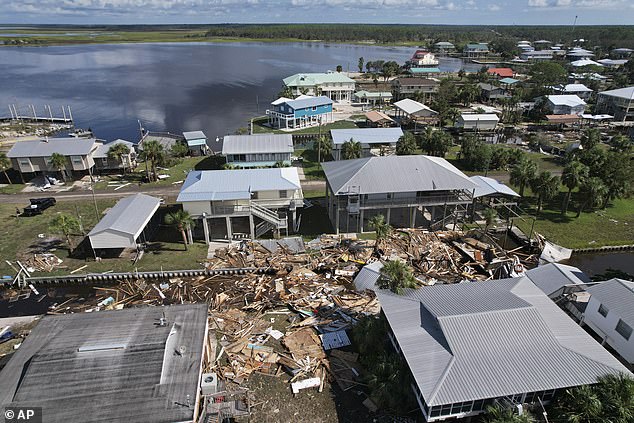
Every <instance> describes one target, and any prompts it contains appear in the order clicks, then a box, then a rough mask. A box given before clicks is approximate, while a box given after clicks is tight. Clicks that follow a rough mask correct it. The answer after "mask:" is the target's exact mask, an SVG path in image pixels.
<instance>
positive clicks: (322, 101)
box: [286, 95, 333, 110]
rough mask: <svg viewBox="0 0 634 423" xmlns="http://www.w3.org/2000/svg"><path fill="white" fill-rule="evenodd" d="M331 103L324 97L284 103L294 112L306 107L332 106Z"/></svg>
mask: <svg viewBox="0 0 634 423" xmlns="http://www.w3.org/2000/svg"><path fill="white" fill-rule="evenodd" d="M332 103H333V101H332V100H331V99H330V98H328V97H326V96H324V95H322V96H319V97H313V98H303V99H301V100H291V101H287V102H286V104H287V105H288V106H290V107H292V108H293V109H294V110H297V109H305V108H307V107H316V106H323V105H326V104H332Z"/></svg>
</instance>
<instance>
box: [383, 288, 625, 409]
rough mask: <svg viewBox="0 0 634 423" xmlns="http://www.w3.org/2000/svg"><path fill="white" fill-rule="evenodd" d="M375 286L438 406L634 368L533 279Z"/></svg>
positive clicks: (423, 390)
mask: <svg viewBox="0 0 634 423" xmlns="http://www.w3.org/2000/svg"><path fill="white" fill-rule="evenodd" d="M375 292H376V293H377V297H378V298H379V302H380V304H381V308H382V310H383V312H384V313H385V316H386V317H387V320H388V322H389V324H390V326H391V328H392V331H393V332H394V335H395V337H396V340H397V342H398V345H399V347H400V348H401V351H402V354H403V356H404V357H405V360H406V362H407V364H408V366H409V368H410V370H411V373H412V375H413V376H414V379H415V381H416V383H417V384H418V386H419V389H420V391H421V393H422V394H423V397H424V399H425V402H426V403H427V404H428V405H431V406H433V405H441V404H452V403H457V402H463V401H473V400H478V399H488V398H499V397H504V396H508V395H514V394H521V393H526V392H535V391H542V390H550V389H560V388H567V387H572V386H578V385H585V384H591V383H595V382H596V379H597V377H599V376H602V375H605V374H616V373H618V372H624V373H628V374H629V372H628V370H627V369H626V368H625V367H624V366H623V365H622V364H621V363H619V362H618V361H617V360H616V359H615V358H614V357H613V356H612V355H611V354H610V353H609V352H608V351H607V350H605V349H604V348H603V347H602V346H601V345H599V344H598V343H597V342H596V341H595V340H594V339H592V337H590V335H588V334H587V333H586V332H585V331H584V330H583V329H581V328H580V327H579V326H578V325H577V324H576V323H575V322H574V321H573V320H572V319H570V318H569V317H568V316H567V315H566V314H565V313H564V312H563V311H562V310H561V309H559V307H557V305H556V304H554V303H553V302H552V301H551V300H550V299H549V298H548V297H547V296H546V295H544V293H543V292H541V291H540V290H539V289H538V288H537V287H536V286H534V285H533V284H532V283H531V282H530V280H529V279H528V278H516V279H506V280H493V281H485V282H466V283H461V284H452V285H435V286H429V287H423V288H420V289H417V290H407V291H406V292H405V294H404V295H402V296H399V295H396V294H393V293H391V292H389V291H385V290H375Z"/></svg>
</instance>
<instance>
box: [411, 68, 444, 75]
mask: <svg viewBox="0 0 634 423" xmlns="http://www.w3.org/2000/svg"><path fill="white" fill-rule="evenodd" d="M409 71H410V72H411V73H413V74H417V73H440V69H439V68H410V70H409Z"/></svg>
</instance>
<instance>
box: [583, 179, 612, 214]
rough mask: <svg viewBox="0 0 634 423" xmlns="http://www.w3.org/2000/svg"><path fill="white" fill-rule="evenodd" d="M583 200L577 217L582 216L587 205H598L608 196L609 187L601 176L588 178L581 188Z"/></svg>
mask: <svg viewBox="0 0 634 423" xmlns="http://www.w3.org/2000/svg"><path fill="white" fill-rule="evenodd" d="M579 192H580V193H581V197H582V198H583V201H582V202H581V204H580V205H579V209H578V210H577V217H579V216H581V212H582V211H583V210H584V209H585V208H586V207H587V206H590V207H598V206H600V205H601V204H603V202H604V201H605V198H606V197H607V196H608V187H607V186H606V185H605V184H604V183H603V181H602V180H601V178H598V177H596V176H593V177H591V178H588V179H586V180H585V181H584V182H583V183H582V184H581V187H580V188H579Z"/></svg>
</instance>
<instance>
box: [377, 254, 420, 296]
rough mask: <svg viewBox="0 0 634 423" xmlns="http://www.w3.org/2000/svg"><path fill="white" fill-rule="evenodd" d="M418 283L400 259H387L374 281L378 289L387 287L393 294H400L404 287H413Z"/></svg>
mask: <svg viewBox="0 0 634 423" xmlns="http://www.w3.org/2000/svg"><path fill="white" fill-rule="evenodd" d="M417 285H418V283H417V281H416V278H415V277H414V274H413V273H412V269H411V268H410V267H409V266H408V265H407V264H406V263H404V262H402V261H400V260H388V261H387V262H385V264H384V265H383V267H382V268H381V275H380V276H379V278H378V279H377V281H376V286H377V287H379V288H380V289H389V290H390V291H392V292H394V293H395V294H399V295H401V294H402V293H403V290H404V289H406V288H415V287H416V286H417Z"/></svg>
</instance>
